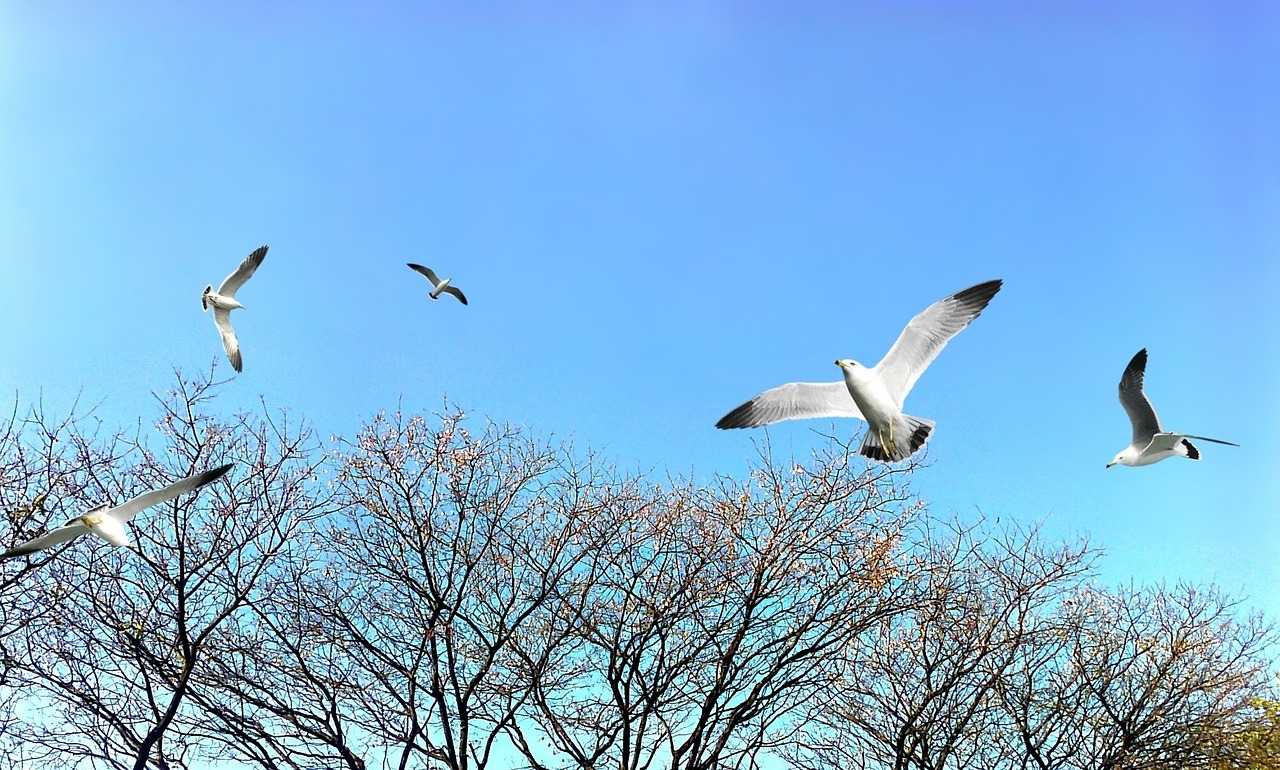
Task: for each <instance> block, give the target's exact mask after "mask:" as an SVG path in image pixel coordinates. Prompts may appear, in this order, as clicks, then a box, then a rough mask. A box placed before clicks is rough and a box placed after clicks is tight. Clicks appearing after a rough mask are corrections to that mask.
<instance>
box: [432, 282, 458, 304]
mask: <svg viewBox="0 0 1280 770" xmlns="http://www.w3.org/2000/svg"><path fill="white" fill-rule="evenodd" d="M452 280H453V279H452V278H445V279H444V280H443V281H441V282H440V283H438V284H436V287H435V288H434V289H432V290H431V292H430V294H431V299H440V294H441V292H443V291H444V290H445V289H446V288H448V286H449V281H452Z"/></svg>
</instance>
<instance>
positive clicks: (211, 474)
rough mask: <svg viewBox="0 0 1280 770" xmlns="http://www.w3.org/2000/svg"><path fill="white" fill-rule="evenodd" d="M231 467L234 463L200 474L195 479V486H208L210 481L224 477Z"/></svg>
mask: <svg viewBox="0 0 1280 770" xmlns="http://www.w3.org/2000/svg"><path fill="white" fill-rule="evenodd" d="M233 466H235V463H227V464H226V465H220V466H218V467H217V468H213V469H211V470H207V471H205V472H204V473H201V474H200V475H199V476H198V477H197V485H198V486H204V485H205V484H208V483H209V482H210V481H214V480H215V479H219V478H221V477H223V476H225V475H226V474H227V471H229V470H231V468H232V467H233Z"/></svg>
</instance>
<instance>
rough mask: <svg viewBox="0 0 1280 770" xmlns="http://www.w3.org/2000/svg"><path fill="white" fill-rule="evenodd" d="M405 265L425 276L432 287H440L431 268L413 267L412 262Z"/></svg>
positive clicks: (464, 302) (438, 280)
mask: <svg viewBox="0 0 1280 770" xmlns="http://www.w3.org/2000/svg"><path fill="white" fill-rule="evenodd" d="M405 264H407V265H409V267H411V268H413V269H414V270H417V271H418V272H419V273H422V274H423V275H425V276H426V277H427V280H428V281H431V285H432V286H439V285H440V279H439V278H437V277H436V274H435V272H433V271H432V270H431V268H429V267H423V266H422V265H415V264H413V263H412V262H407V263H405ZM466 303H467V301H466V300H465V299H464V300H463V301H462V304H464V305H465V304H466Z"/></svg>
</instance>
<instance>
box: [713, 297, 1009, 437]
mask: <svg viewBox="0 0 1280 770" xmlns="http://www.w3.org/2000/svg"><path fill="white" fill-rule="evenodd" d="M1001 285H1002V282H1001V281H999V280H994V281H987V282H985V283H980V284H978V285H976V286H971V287H969V288H968V289H965V290H964V291H959V292H956V293H955V294H953V295H951V296H950V297H945V298H943V299H941V300H938V301H937V302H935V303H933V304H932V305H930V306H929V307H928V308H925V310H923V311H922V312H920V313H918V314H917V315H916V316H915V317H914V318H912V319H911V321H910V322H909V323H908V324H907V326H906V328H905V329H903V330H902V334H900V335H899V336H898V340H897V341H896V342H894V343H893V347H892V348H890V349H889V352H888V353H886V354H885V356H884V358H882V359H881V360H880V363H878V364H876V365H875V366H872V367H866V366H863V365H862V364H859V363H858V362H857V361H854V360H852V359H848V358H845V359H840V360H838V361H836V365H837V366H839V367H840V370H841V372H842V373H843V375H844V381H843V382H789V383H787V384H786V385H780V386H778V387H776V388H772V389H770V390H766V391H765V392H763V393H761V394H760V395H758V396H756V397H755V398H753V399H751V400H750V401H748V402H746V403H745V404H742V405H741V406H739V407H738V408H737V409H734V410H733V411H731V412H729V413H728V414H726V415H725V416H724V417H722V418H720V421H719V422H717V423H716V427H717V428H722V429H727V428H755V427H759V426H761V425H771V424H773V423H775V422H781V421H783V420H798V419H806V418H813V417H854V418H857V419H860V420H865V421H866V422H867V424H868V426H869V428H868V430H867V432H866V434H865V435H864V436H863V438H862V444H861V446H859V447H858V452H859V453H860V454H862V455H863V456H865V457H868V458H871V459H873V460H879V461H881V462H898V461H901V460H905V459H907V458H908V457H910V456H911V455H913V454H915V453H916V452H917V451H918V450H919V449H920V447H922V446H924V444H925V442H927V441H928V440H929V437H930V436H931V435H932V433H933V428H934V426H935V424H936V423H934V422H933V421H932V420H926V419H923V418H920V417H912V416H911V415H906V414H903V413H902V405H903V403H904V402H905V401H906V398H907V394H908V393H910V392H911V388H912V387H913V386H914V385H915V383H916V380H918V379H919V378H920V375H921V374H922V373H923V372H924V370H925V369H926V368H928V366H929V364H930V363H931V362H932V361H933V359H934V358H935V357H937V355H938V353H939V352H940V351H941V350H942V348H943V347H945V346H946V344H947V342H948V341H950V339H951V338H952V337H954V336H955V335H956V334H958V333H959V332H960V330H961V329H963V328H964V327H965V326H967V325H968V324H969V322H970V321H972V320H973V319H974V318H977V317H978V314H979V313H981V312H982V310H983V309H984V308H985V307H986V306H987V303H989V302H990V301H991V298H992V297H994V296H995V295H996V292H998V291H1000V287H1001Z"/></svg>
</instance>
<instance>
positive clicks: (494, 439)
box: [217, 412, 638, 770]
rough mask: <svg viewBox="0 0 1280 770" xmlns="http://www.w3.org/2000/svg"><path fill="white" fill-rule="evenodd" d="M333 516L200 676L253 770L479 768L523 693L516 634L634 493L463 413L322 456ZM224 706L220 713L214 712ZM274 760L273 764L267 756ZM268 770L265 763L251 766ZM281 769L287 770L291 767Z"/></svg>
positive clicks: (529, 633) (588, 462) (362, 438)
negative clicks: (243, 636)
mask: <svg viewBox="0 0 1280 770" xmlns="http://www.w3.org/2000/svg"><path fill="white" fill-rule="evenodd" d="M335 461H336V463H337V465H338V468H339V470H338V472H337V474H336V482H335V483H336V489H337V493H338V501H339V502H340V504H341V510H342V511H343V512H344V515H343V516H342V517H341V518H333V519H330V520H329V521H328V523H327V524H326V525H325V526H324V528H323V529H322V531H319V532H318V533H317V537H316V538H314V539H313V540H312V543H311V545H310V546H309V547H308V550H307V553H306V557H305V559H300V560H299V561H297V562H296V564H295V566H294V567H293V568H292V570H291V571H290V572H289V574H287V575H282V576H281V581H280V586H279V588H280V589H281V590H278V591H276V592H275V593H274V594H273V595H272V596H271V598H270V600H269V601H268V602H266V603H263V604H260V605H259V606H258V612H257V614H256V616H255V623H256V628H257V629H258V633H259V634H260V636H261V638H262V640H263V643H262V645H260V646H259V647H257V648H256V649H255V650H254V651H253V654H248V653H247V654H246V656H245V658H244V659H243V660H240V661H237V662H236V663H235V664H232V665H229V666H227V667H226V668H225V669H224V670H221V671H219V672H218V679H217V683H218V685H219V686H220V687H222V689H223V690H224V692H225V693H226V694H228V695H230V696H233V699H234V700H238V701H239V702H241V703H244V704H248V705H249V706H250V707H251V708H250V710H248V711H246V712H245V713H246V715H247V717H246V718H245V719H242V720H240V724H239V725H238V727H237V729H239V730H241V731H242V732H243V734H244V735H245V736H246V737H249V738H252V745H255V746H262V747H269V751H262V752H259V753H258V754H257V755H256V756H255V757H254V759H255V760H256V761H257V762H258V763H259V764H260V765H262V766H263V767H284V766H290V767H294V766H297V767H307V766H314V767H322V766H323V767H332V766H333V765H334V763H341V764H342V765H343V766H345V767H347V768H351V769H352V770H356V769H358V768H364V767H366V766H367V765H369V764H370V763H373V764H376V765H379V766H392V767H400V768H405V767H410V766H416V765H417V764H418V763H422V762H430V763H435V764H439V765H441V766H445V767H449V768H458V769H459V770H463V769H465V768H470V767H475V768H484V767H486V766H487V765H488V763H489V762H490V761H491V760H492V758H493V757H494V755H495V751H497V752H498V753H501V752H502V751H503V750H504V749H503V747H507V748H505V751H506V756H507V757H508V758H509V757H510V756H511V755H512V752H511V750H510V749H509V743H508V741H507V740H506V739H505V738H504V735H505V733H504V729H505V728H506V727H507V726H508V725H509V724H510V723H511V720H512V719H513V715H514V714H515V712H516V710H517V709H518V708H519V707H520V705H521V703H523V702H524V700H525V699H526V698H527V697H528V688H527V686H526V685H525V684H524V680H523V677H526V676H527V668H526V661H525V660H524V659H521V658H518V657H517V656H516V654H515V652H514V643H515V641H516V639H518V638H520V637H521V636H524V637H536V636H539V635H540V634H541V633H542V632H543V631H544V629H545V620H544V617H545V614H546V613H545V611H544V607H545V605H546V604H547V603H548V602H549V601H550V600H551V599H552V598H553V597H556V596H558V595H559V593H560V592H561V591H562V589H563V586H564V585H565V584H566V583H567V582H569V581H570V580H571V575H572V574H573V573H574V572H575V570H576V569H577V568H578V565H579V564H580V563H581V562H582V561H583V560H584V559H585V558H586V557H587V556H588V555H589V554H590V553H591V552H592V550H593V549H594V548H595V547H596V546H597V545H598V543H599V542H601V541H602V540H603V539H605V538H606V537H608V536H609V535H610V533H609V532H608V530H607V529H606V528H605V527H603V526H601V523H600V522H601V518H600V517H601V512H602V511H605V510H606V509H608V510H615V509H618V508H625V507H627V506H629V505H634V504H636V501H637V500H638V497H637V494H636V491H635V490H634V489H633V488H632V487H631V486H630V485H629V483H628V482H626V481H625V480H624V481H619V480H618V479H616V478H614V477H613V475H612V474H611V473H609V472H607V471H606V470H605V469H603V468H601V467H599V465H598V464H597V463H595V461H594V460H592V459H591V458H590V457H588V458H586V459H583V460H579V459H576V458H575V457H574V456H573V455H572V453H571V451H570V450H569V448H568V447H565V446H553V445H549V444H546V443H543V442H539V441H537V440H534V439H532V438H530V437H529V436H528V435H526V434H525V433H524V432H522V431H520V430H517V429H515V428H511V427H509V426H499V425H494V424H486V425H485V426H484V430H483V432H482V433H480V434H476V435H473V434H472V433H470V431H469V430H468V428H467V426H466V424H465V420H464V417H463V415H461V414H460V413H457V412H455V413H453V414H450V415H447V416H445V417H442V418H441V420H440V423H439V425H438V426H432V425H429V424H428V421H427V420H426V419H425V418H423V417H418V416H413V417H403V416H401V415H400V414H395V415H392V416H386V415H380V416H379V417H377V418H376V419H375V420H374V421H373V422H372V423H371V424H370V425H368V426H367V427H365V428H364V429H363V430H362V431H361V432H360V433H359V435H358V436H357V437H356V438H355V439H354V440H353V441H351V442H349V443H346V444H345V450H344V451H342V452H339V453H338V454H337V455H336V456H335ZM230 709H231V707H230V706H228V707H227V708H226V709H225V710H228V711H229V710H230ZM282 755H283V756H287V757H289V759H288V760H287V761H286V760H280V759H278V757H280V756H282ZM268 758H270V761H268ZM295 763H296V764H295Z"/></svg>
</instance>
